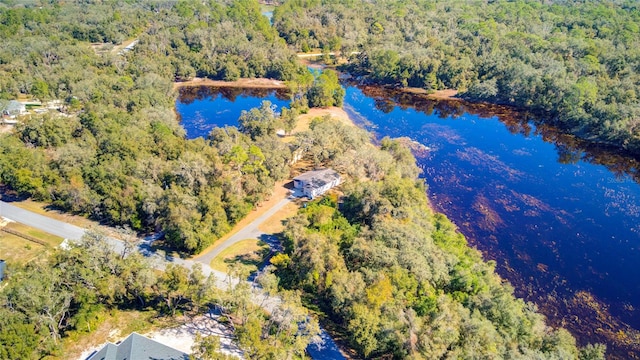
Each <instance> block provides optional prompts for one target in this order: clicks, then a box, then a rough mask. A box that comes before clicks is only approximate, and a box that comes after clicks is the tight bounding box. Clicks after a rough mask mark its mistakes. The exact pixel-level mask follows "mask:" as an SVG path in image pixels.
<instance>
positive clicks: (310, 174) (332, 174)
mask: <svg viewBox="0 0 640 360" xmlns="http://www.w3.org/2000/svg"><path fill="white" fill-rule="evenodd" d="M339 178H340V174H338V173H337V172H336V171H335V170H333V169H321V170H313V171H307V172H306V173H304V174H300V175H298V176H296V177H294V178H293V180H299V181H305V182H306V181H310V180H325V181H326V182H330V181H333V180H336V179H339Z"/></svg>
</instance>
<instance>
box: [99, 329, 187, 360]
mask: <svg viewBox="0 0 640 360" xmlns="http://www.w3.org/2000/svg"><path fill="white" fill-rule="evenodd" d="M135 359H154V360H189V354H186V353H184V352H182V351H179V350H176V349H174V348H172V347H169V346H166V345H164V344H160V343H159V342H156V341H154V340H151V339H149V338H148V337H146V336H142V335H140V334H138V333H135V332H134V333H131V335H129V336H128V337H127V338H126V339H124V340H123V341H122V342H121V343H120V344H113V343H109V344H107V345H105V346H104V347H103V348H102V349H100V350H99V351H98V352H96V353H94V354H93V355H91V356H89V358H87V360H135Z"/></svg>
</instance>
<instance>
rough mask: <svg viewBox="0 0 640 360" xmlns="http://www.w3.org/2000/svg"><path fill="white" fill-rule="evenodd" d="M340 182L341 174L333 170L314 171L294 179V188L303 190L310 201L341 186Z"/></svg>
mask: <svg viewBox="0 0 640 360" xmlns="http://www.w3.org/2000/svg"><path fill="white" fill-rule="evenodd" d="M340 181H341V178H340V174H338V173H337V172H336V171H334V170H332V169H322V170H313V171H308V172H306V173H304V174H302V175H299V176H296V177H295V178H293V187H294V188H296V189H299V190H301V191H302V194H303V195H305V196H307V197H308V198H309V199H313V198H314V197H316V196H318V195H322V194H324V193H325V192H326V191H327V190H329V189H331V188H332V187H334V186H337V185H339V184H340Z"/></svg>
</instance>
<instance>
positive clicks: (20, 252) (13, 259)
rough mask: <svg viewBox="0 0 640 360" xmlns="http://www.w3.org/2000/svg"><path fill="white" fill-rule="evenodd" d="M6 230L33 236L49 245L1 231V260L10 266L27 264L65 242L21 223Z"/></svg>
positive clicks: (12, 224)
mask: <svg viewBox="0 0 640 360" xmlns="http://www.w3.org/2000/svg"><path fill="white" fill-rule="evenodd" d="M6 228H8V229H11V230H14V231H17V232H19V233H21V234H25V235H29V236H32V237H34V238H36V239H38V240H40V241H43V242H45V243H46V244H47V246H44V245H40V244H37V243H35V242H32V241H29V240H26V239H24V238H22V237H19V236H17V235H14V234H9V233H6V232H4V231H0V258H2V259H4V260H5V261H6V262H7V264H9V265H11V264H24V263H27V262H29V261H31V260H33V259H34V258H36V257H37V256H39V255H41V254H43V253H44V252H46V251H47V249H49V248H53V247H56V246H58V245H60V243H61V242H62V240H63V239H62V238H60V237H57V236H54V235H50V234H47V233H46V232H44V231H40V230H38V229H34V228H32V227H29V226H26V225H23V224H20V223H15V222H14V223H9V224H8V225H6Z"/></svg>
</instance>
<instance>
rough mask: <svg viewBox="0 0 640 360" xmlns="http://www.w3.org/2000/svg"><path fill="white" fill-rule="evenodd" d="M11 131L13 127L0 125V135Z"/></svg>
mask: <svg viewBox="0 0 640 360" xmlns="http://www.w3.org/2000/svg"><path fill="white" fill-rule="evenodd" d="M11 130H13V125H0V134H4V133H8V132H10V131H11Z"/></svg>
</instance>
